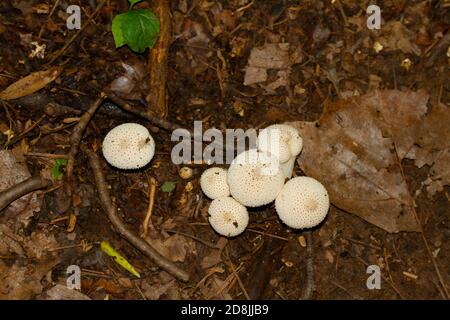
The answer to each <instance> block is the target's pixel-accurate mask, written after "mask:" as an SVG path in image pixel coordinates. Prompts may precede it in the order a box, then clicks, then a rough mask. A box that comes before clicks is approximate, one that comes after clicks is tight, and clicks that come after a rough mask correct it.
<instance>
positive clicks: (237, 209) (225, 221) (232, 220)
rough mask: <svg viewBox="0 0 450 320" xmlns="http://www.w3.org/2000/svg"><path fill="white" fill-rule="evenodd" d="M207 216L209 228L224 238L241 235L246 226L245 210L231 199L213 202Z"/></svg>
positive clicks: (247, 218)
mask: <svg viewBox="0 0 450 320" xmlns="http://www.w3.org/2000/svg"><path fill="white" fill-rule="evenodd" d="M208 214H209V218H208V220H209V223H210V224H211V227H213V229H214V230H215V231H216V232H217V233H219V234H221V235H223V236H226V237H235V236H237V235H239V234H241V233H242V232H243V231H244V230H245V228H247V225H248V220H249V216H248V212H247V208H246V207H244V206H243V205H242V204H240V203H239V202H237V201H236V200H234V199H233V198H231V197H222V198H217V199H215V200H213V201H212V202H211V205H210V206H209V209H208Z"/></svg>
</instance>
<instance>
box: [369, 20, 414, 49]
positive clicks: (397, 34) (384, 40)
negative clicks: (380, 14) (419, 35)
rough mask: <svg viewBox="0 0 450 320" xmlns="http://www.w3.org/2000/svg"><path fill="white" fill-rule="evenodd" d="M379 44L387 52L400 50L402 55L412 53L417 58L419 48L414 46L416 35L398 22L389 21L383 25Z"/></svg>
mask: <svg viewBox="0 0 450 320" xmlns="http://www.w3.org/2000/svg"><path fill="white" fill-rule="evenodd" d="M381 32H382V36H381V37H380V38H379V40H378V41H379V42H380V43H381V44H382V45H383V47H384V48H385V49H386V50H387V51H395V50H400V51H402V52H403V53H406V54H408V53H414V54H415V55H417V56H419V55H420V54H421V51H420V48H419V47H418V46H417V45H416V44H415V38H416V35H415V34H414V33H413V32H412V31H410V30H408V28H406V26H405V25H404V24H403V23H401V22H400V21H390V22H388V23H386V24H385V25H383V27H382V29H381Z"/></svg>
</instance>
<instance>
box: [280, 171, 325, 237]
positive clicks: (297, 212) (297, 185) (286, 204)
mask: <svg viewBox="0 0 450 320" xmlns="http://www.w3.org/2000/svg"><path fill="white" fill-rule="evenodd" d="M329 208H330V199H329V197H328V192H327V190H326V189H325V187H324V186H323V185H322V184H321V183H320V182H319V181H317V180H315V179H313V178H310V177H296V178H293V179H291V180H289V181H288V182H286V184H285V185H284V187H283V189H281V191H280V194H279V195H278V197H277V198H276V199H275V209H276V211H277V213H278V216H279V217H280V219H281V221H283V222H284V223H285V224H286V225H287V226H289V227H291V228H294V229H303V228H312V227H314V226H316V225H318V224H319V223H321V222H322V221H323V219H325V217H326V215H327V213H328V209H329Z"/></svg>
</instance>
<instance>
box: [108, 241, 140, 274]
mask: <svg viewBox="0 0 450 320" xmlns="http://www.w3.org/2000/svg"><path fill="white" fill-rule="evenodd" d="M100 249H102V251H103V252H104V253H106V254H107V255H108V256H110V257H112V258H114V261H115V262H116V263H117V264H118V265H120V266H121V267H122V268H124V269H125V270H127V271H128V272H130V273H131V274H132V275H134V276H136V277H138V278H140V277H141V275H140V274H139V272H137V271H136V269H134V267H133V266H132V265H131V264H130V263H129V262H128V261H127V260H126V259H125V258H124V257H123V256H122V255H120V253H118V252H117V251H116V250H115V249H114V248H113V247H111V245H110V244H109V242H108V241H102V243H101V244H100Z"/></svg>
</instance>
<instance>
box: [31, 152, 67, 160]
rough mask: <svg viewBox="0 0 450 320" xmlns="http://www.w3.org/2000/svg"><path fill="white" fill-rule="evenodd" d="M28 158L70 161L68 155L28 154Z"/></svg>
mask: <svg viewBox="0 0 450 320" xmlns="http://www.w3.org/2000/svg"><path fill="white" fill-rule="evenodd" d="M24 156H26V157H37V158H49V159H69V156H68V155H67V154H54V153H41V152H27V153H25V154H24Z"/></svg>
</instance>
